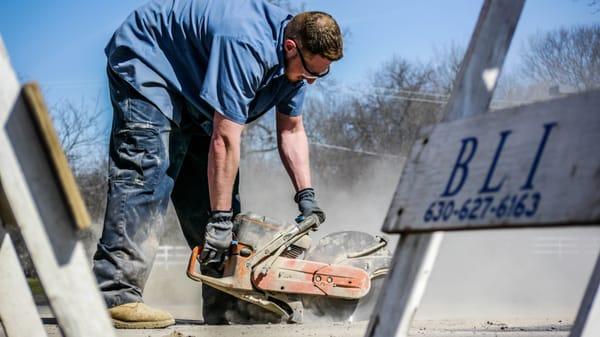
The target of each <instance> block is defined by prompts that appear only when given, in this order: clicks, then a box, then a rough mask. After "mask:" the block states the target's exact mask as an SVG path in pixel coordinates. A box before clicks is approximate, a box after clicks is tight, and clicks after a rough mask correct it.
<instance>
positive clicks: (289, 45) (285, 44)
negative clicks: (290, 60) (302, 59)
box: [283, 39, 296, 56]
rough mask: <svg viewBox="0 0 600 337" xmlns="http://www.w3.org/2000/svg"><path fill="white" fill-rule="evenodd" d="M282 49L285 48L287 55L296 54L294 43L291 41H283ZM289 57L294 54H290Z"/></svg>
mask: <svg viewBox="0 0 600 337" xmlns="http://www.w3.org/2000/svg"><path fill="white" fill-rule="evenodd" d="M283 48H285V51H286V52H288V53H295V52H296V42H295V41H294V40H292V39H285V40H284V42H283ZM290 56H294V54H292V55H290Z"/></svg>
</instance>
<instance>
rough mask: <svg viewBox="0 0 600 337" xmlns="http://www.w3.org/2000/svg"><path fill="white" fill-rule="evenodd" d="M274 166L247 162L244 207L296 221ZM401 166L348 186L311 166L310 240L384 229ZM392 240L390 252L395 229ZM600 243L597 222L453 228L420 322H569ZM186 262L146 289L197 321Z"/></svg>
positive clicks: (151, 298)
mask: <svg viewBox="0 0 600 337" xmlns="http://www.w3.org/2000/svg"><path fill="white" fill-rule="evenodd" d="M242 165H244V163H242ZM271 166H272V167H273V170H270V171H264V170H252V169H251V168H250V167H243V166H242V168H241V174H242V179H241V182H242V186H241V188H240V189H241V193H242V204H243V209H244V211H253V212H255V213H258V214H264V215H268V216H270V217H273V218H276V219H280V220H284V221H291V220H292V218H293V217H294V216H295V215H296V214H297V208H296V207H297V206H296V204H295V203H294V201H293V200H292V196H293V188H292V186H291V184H290V182H289V178H288V177H287V174H286V172H285V171H284V169H283V168H279V171H278V168H277V164H272V165H271ZM401 166H402V165H398V164H395V165H391V164H390V163H381V162H374V163H373V165H372V166H371V167H365V168H364V170H365V171H364V172H365V173H364V175H363V177H362V178H361V179H360V180H359V181H356V182H352V183H351V184H348V185H331V181H330V180H328V179H327V177H321V176H319V172H313V175H314V176H313V180H314V181H315V188H316V191H317V196H318V199H319V203H320V205H321V206H322V207H323V209H324V210H325V211H326V213H327V222H326V223H325V224H323V226H321V228H320V229H319V231H318V232H314V233H312V234H311V237H312V238H313V243H316V242H318V240H319V239H320V238H321V237H323V236H324V235H326V234H329V233H331V232H337V231H344V230H359V231H364V232H367V233H370V234H374V235H379V234H381V232H380V228H381V225H382V223H383V219H384V217H385V214H386V212H387V209H388V207H389V203H390V200H391V198H392V195H393V193H394V191H395V188H396V185H397V182H398V179H399V176H400V173H401ZM388 237H390V238H391V242H390V244H389V246H388V247H389V249H390V250H392V251H393V250H394V248H395V245H396V242H397V239H398V236H397V235H393V234H391V235H388ZM182 242H183V240H182ZM544 245H545V246H544ZM599 250H600V229H598V228H593V227H588V228H582V227H573V228H564V229H536V230H531V229H519V230H494V231H477V232H459V233H447V234H446V235H445V238H444V241H443V243H442V247H441V249H440V252H439V255H438V259H437V262H436V265H435V268H434V270H433V273H432V275H431V278H430V282H429V285H428V288H427V290H426V292H425V295H424V298H423V302H422V304H421V307H420V308H419V310H418V312H417V315H416V319H418V320H443V319H471V320H472V319H480V320H483V321H487V320H490V319H491V320H492V321H495V320H503V319H506V318H508V319H510V318H515V317H525V318H532V319H537V318H543V319H552V318H553V317H560V318H561V319H565V320H566V321H572V320H573V319H574V317H575V314H576V312H577V308H578V306H579V302H580V300H581V296H582V294H583V291H584V289H585V286H586V284H587V281H588V278H589V275H590V272H591V269H592V266H593V262H594V260H595V259H596V257H597V254H598V251H599ZM184 269H185V266H181V267H180V268H179V269H176V268H171V269H169V270H164V269H159V268H155V269H154V270H153V271H152V274H151V277H150V280H149V282H148V286H147V288H146V292H145V294H144V296H145V299H146V301H147V302H149V303H150V304H157V305H159V306H161V307H163V308H166V309H169V310H171V307H178V306H186V307H193V309H192V310H191V311H193V312H191V313H190V312H183V311H180V314H176V317H177V318H189V319H198V318H199V317H201V316H200V311H201V306H200V305H201V296H200V288H201V287H200V284H198V283H196V282H193V281H191V280H189V279H187V277H186V276H185V270H184ZM179 315H181V316H179Z"/></svg>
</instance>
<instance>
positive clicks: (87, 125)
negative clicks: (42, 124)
mask: <svg viewBox="0 0 600 337" xmlns="http://www.w3.org/2000/svg"><path fill="white" fill-rule="evenodd" d="M105 113H106V111H104V110H102V109H101V108H100V97H99V96H98V97H97V98H96V101H95V103H94V106H93V107H91V108H90V107H89V106H87V105H86V102H85V101H84V100H82V101H81V103H80V104H78V105H75V104H74V103H73V102H71V101H62V102H60V103H58V104H56V105H54V106H53V107H52V108H51V115H52V121H53V123H54V126H55V128H56V131H57V134H58V138H59V140H60V143H61V145H62V147H63V151H64V152H65V155H66V157H67V160H68V161H69V164H70V165H71V169H72V170H73V171H74V172H77V171H78V170H81V169H84V168H85V166H86V165H87V164H89V163H90V158H92V157H91V156H90V154H92V153H98V151H97V150H98V148H99V147H101V146H102V144H103V140H104V138H105V137H104V136H105V134H106V128H105V127H103V124H104V123H102V122H103V117H104V116H105ZM94 159H96V160H97V158H94Z"/></svg>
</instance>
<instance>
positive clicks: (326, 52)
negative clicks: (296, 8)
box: [285, 12, 344, 61]
mask: <svg viewBox="0 0 600 337" xmlns="http://www.w3.org/2000/svg"><path fill="white" fill-rule="evenodd" d="M285 37H286V38H288V39H293V40H295V41H296V43H299V44H300V47H301V48H303V49H304V50H308V51H309V52H311V53H312V54H315V55H321V56H323V57H325V58H327V59H329V60H330V61H337V60H339V59H341V58H342V56H344V55H343V41H342V33H341V31H340V27H339V26H338V24H337V22H335V20H334V19H333V17H332V16H331V15H329V14H327V13H324V12H303V13H300V14H298V15H296V16H294V17H293V18H292V20H291V21H290V23H288V25H287V27H286V29H285Z"/></svg>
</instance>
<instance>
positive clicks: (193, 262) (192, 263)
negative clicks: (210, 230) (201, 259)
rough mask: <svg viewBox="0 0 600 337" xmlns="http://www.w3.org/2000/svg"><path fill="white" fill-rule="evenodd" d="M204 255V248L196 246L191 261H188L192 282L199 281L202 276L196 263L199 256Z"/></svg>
mask: <svg viewBox="0 0 600 337" xmlns="http://www.w3.org/2000/svg"><path fill="white" fill-rule="evenodd" d="M200 253H202V246H196V247H194V249H192V254H191V255H190V260H189V261H188V267H187V273H186V274H187V276H188V277H189V278H191V279H192V280H197V279H198V278H199V277H200V276H202V274H199V273H198V272H197V271H196V263H197V262H198V256H200Z"/></svg>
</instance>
